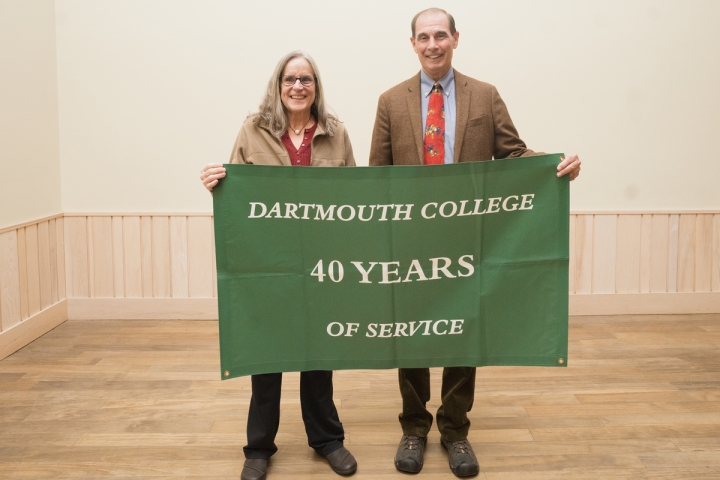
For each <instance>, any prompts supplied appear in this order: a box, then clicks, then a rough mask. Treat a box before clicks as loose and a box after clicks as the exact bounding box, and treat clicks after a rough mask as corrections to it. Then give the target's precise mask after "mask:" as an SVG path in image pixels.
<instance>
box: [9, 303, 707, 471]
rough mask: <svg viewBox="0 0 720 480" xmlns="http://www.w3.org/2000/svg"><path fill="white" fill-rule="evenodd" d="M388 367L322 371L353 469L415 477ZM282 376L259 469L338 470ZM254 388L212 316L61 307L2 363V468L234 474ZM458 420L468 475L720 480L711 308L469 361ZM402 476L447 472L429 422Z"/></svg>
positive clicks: (289, 378) (594, 325)
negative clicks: (78, 311) (545, 357)
mask: <svg viewBox="0 0 720 480" xmlns="http://www.w3.org/2000/svg"><path fill="white" fill-rule="evenodd" d="M439 373H440V372H439V371H438V370H433V373H432V378H433V383H434V385H433V393H434V394H435V395H436V396H435V397H434V398H433V400H432V407H433V408H435V407H437V394H438V392H439V390H440V386H439V382H438V381H439V378H440V375H439ZM396 375H397V374H396V371H394V370H389V371H388V370H376V371H371V370H367V371H342V372H336V374H335V400H336V403H337V406H338V409H339V411H340V419H341V420H342V422H343V424H344V425H345V429H346V436H347V439H346V445H347V446H348V448H349V449H350V450H351V451H352V452H353V453H354V454H355V456H356V458H357V459H358V463H359V469H358V472H357V474H356V475H355V476H354V477H352V478H357V479H361V478H363V479H380V480H386V479H387V480H389V479H406V480H407V479H409V478H411V476H408V475H404V474H401V473H399V472H397V471H396V470H395V468H394V466H393V462H392V458H393V455H394V454H395V448H396V444H397V442H398V440H399V439H400V436H401V432H400V428H399V425H398V423H397V414H398V412H399V410H400V396H399V393H398V389H397V384H396ZM283 388H284V391H283V399H284V400H283V407H282V408H283V410H282V419H281V425H280V432H279V434H278V438H277V443H278V446H279V447H280V450H279V451H278V453H277V454H276V455H275V456H274V457H273V460H272V463H271V469H270V475H269V477H270V480H272V479H277V480H280V479H290V480H293V479H306V478H307V479H339V478H340V477H338V476H336V475H334V474H333V473H332V472H331V471H330V469H329V468H328V467H327V465H326V463H325V462H324V460H323V459H322V458H320V457H318V456H317V455H315V454H314V453H313V452H312V450H310V449H309V448H308V447H307V444H306V439H305V433H304V430H303V425H302V420H301V417H300V408H299V402H298V374H296V373H293V374H286V375H285V383H284V387H283ZM249 396H250V390H249V381H248V379H247V378H240V379H233V380H228V381H220V380H219V356H218V338H217V323H216V322H212V321H197V322H193V321H68V322H65V323H64V324H62V325H60V326H59V327H58V328H56V329H55V330H53V331H51V332H50V333H48V334H47V335H45V336H43V337H42V338H40V339H38V340H36V341H35V342H33V343H32V344H31V345H28V346H27V347H25V348H24V349H22V350H21V351H19V352H17V353H15V354H14V355H12V356H10V357H8V358H6V359H5V360H3V361H1V362H0V478H16V477H17V478H80V477H82V478H108V477H114V478H123V477H125V478H152V479H162V478H188V479H190V478H216V479H226V478H227V479H231V478H235V479H237V478H238V477H239V475H240V471H241V469H242V463H243V460H244V458H243V455H242V446H243V445H244V443H245V420H246V414H247V408H248V400H249ZM470 419H471V421H472V428H471V431H470V440H471V442H472V444H473V446H474V447H475V451H476V453H477V455H478V458H479V460H480V470H481V473H480V475H479V476H478V477H476V478H480V479H493V480H494V479H574V480H575V479H590V478H593V479H608V478H612V479H638V478H651V479H710V478H716V479H720V316H719V315H694V316H677V315H676V316H624V317H578V318H571V320H570V355H569V366H568V367H567V368H511V367H492V368H490V367H486V368H481V369H478V381H477V390H476V399H475V405H474V408H473V410H472V412H471V413H470ZM412 478H416V479H418V480H420V479H423V478H424V479H441V480H442V479H452V478H455V477H453V476H452V474H451V473H450V472H449V469H448V467H447V458H446V456H445V453H444V450H442V448H441V447H440V445H439V435H438V433H437V431H433V432H432V433H431V435H430V438H429V443H428V448H427V452H426V462H425V468H424V469H423V471H422V473H420V474H419V475H417V476H414V477H412Z"/></svg>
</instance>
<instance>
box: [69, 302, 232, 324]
mask: <svg viewBox="0 0 720 480" xmlns="http://www.w3.org/2000/svg"><path fill="white" fill-rule="evenodd" d="M67 310H68V319H70V320H217V319H218V306H217V298H68V309H67Z"/></svg>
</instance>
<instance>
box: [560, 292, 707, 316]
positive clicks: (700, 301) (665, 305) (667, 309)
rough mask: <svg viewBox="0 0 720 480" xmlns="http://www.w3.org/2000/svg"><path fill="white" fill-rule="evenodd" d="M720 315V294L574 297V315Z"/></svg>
mask: <svg viewBox="0 0 720 480" xmlns="http://www.w3.org/2000/svg"><path fill="white" fill-rule="evenodd" d="M697 313H720V292H706V293H702V292H700V293H698V292H695V293H629V294H626V293H612V294H597V293H595V294H589V295H580V294H575V295H570V315H672V314H697Z"/></svg>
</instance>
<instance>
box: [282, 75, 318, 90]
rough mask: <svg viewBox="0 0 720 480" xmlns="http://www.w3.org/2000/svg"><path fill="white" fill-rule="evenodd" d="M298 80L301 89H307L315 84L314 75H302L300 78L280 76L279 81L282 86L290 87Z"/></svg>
mask: <svg viewBox="0 0 720 480" xmlns="http://www.w3.org/2000/svg"><path fill="white" fill-rule="evenodd" d="M298 80H300V84H301V85H302V86H303V87H309V86H310V85H312V84H313V83H314V82H315V76H314V75H303V76H302V77H296V76H294V75H282V76H281V77H280V81H281V82H282V84H283V85H285V86H286V87H292V86H293V85H295V82H297V81H298Z"/></svg>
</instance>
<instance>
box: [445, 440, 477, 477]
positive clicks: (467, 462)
mask: <svg viewBox="0 0 720 480" xmlns="http://www.w3.org/2000/svg"><path fill="white" fill-rule="evenodd" d="M440 443H442V446H443V447H445V448H446V449H447V451H448V461H449V463H450V470H452V472H453V473H454V474H455V476H456V477H472V476H473V475H477V474H478V473H479V472H480V465H479V464H478V460H477V457H476V456H475V452H473V449H472V447H471V446H470V442H468V441H467V440H460V441H459V442H448V441H447V440H445V439H444V438H441V439H440Z"/></svg>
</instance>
